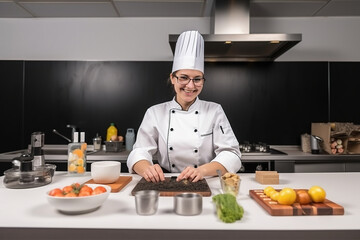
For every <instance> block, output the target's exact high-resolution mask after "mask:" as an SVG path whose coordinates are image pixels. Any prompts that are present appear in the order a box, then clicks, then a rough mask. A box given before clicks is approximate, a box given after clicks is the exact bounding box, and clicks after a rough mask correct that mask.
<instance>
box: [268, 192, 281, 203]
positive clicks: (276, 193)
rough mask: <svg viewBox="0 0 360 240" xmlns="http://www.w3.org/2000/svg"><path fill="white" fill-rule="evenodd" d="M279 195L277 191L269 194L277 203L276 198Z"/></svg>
mask: <svg viewBox="0 0 360 240" xmlns="http://www.w3.org/2000/svg"><path fill="white" fill-rule="evenodd" d="M279 195H280V193H279V192H278V191H276V190H274V191H272V192H271V194H270V198H271V200H273V201H277V200H278V198H279Z"/></svg>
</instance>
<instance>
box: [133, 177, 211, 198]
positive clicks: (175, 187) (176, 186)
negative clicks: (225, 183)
mask: <svg viewBox="0 0 360 240" xmlns="http://www.w3.org/2000/svg"><path fill="white" fill-rule="evenodd" d="M141 190H157V191H159V192H160V196H166V197H170V196H175V195H176V194H179V193H184V192H193V193H199V194H200V195H202V196H203V197H209V196H211V190H210V188H209V185H208V184H207V182H206V180H205V179H203V180H200V181H198V182H195V183H193V182H190V181H187V180H183V181H180V182H176V177H166V178H165V181H163V182H157V183H153V182H147V181H146V180H145V178H142V179H141V180H140V181H139V182H138V183H137V184H136V186H135V187H134V189H133V190H132V191H131V194H132V195H135V193H136V192H138V191H141Z"/></svg>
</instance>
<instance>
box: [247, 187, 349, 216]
mask: <svg viewBox="0 0 360 240" xmlns="http://www.w3.org/2000/svg"><path fill="white" fill-rule="evenodd" d="M294 190H295V191H297V190H298V189H294ZM302 190H306V189H302ZM249 194H250V197H252V198H253V199H254V200H255V201H256V202H257V203H258V204H259V205H260V206H261V207H263V208H264V209H265V210H266V211H267V212H268V213H269V214H270V215H272V216H303V215H344V208H343V207H342V206H340V205H338V204H336V203H334V202H332V201H330V200H328V199H325V201H324V202H323V203H310V204H304V205H300V204H299V203H294V204H293V205H281V204H279V203H277V202H276V201H273V200H271V199H270V198H268V197H267V196H266V195H265V193H264V190H262V189H255V190H250V191H249Z"/></svg>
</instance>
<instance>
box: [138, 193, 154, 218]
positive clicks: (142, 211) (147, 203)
mask: <svg viewBox="0 0 360 240" xmlns="http://www.w3.org/2000/svg"><path fill="white" fill-rule="evenodd" d="M158 202H159V191H155V190H143V191H138V192H136V193H135V206H136V212H137V214H139V215H153V214H155V213H156V211H157V209H158Z"/></svg>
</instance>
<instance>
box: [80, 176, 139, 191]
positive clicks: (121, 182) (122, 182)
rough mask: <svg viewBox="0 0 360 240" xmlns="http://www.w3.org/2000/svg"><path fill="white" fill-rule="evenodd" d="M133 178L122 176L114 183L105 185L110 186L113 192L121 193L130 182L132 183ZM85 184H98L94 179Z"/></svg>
mask: <svg viewBox="0 0 360 240" xmlns="http://www.w3.org/2000/svg"><path fill="white" fill-rule="evenodd" d="M131 180H132V177H131V176H120V177H119V178H118V180H116V182H114V183H108V184H103V185H108V186H109V187H111V192H119V191H120V190H121V189H123V188H124V187H125V186H126V185H127V184H128V183H129V182H131ZM85 184H96V183H95V182H94V180H93V179H90V180H89V181H87V182H85Z"/></svg>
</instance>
